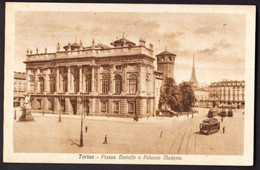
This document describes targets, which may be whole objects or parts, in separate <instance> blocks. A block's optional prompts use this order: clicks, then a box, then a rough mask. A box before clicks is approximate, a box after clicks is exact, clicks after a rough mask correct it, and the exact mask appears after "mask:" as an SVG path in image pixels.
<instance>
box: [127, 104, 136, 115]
mask: <svg viewBox="0 0 260 170" xmlns="http://www.w3.org/2000/svg"><path fill="white" fill-rule="evenodd" d="M128 113H131V114H133V113H135V102H128Z"/></svg>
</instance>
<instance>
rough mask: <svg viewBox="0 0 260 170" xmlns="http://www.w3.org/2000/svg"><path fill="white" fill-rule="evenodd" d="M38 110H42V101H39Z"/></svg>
mask: <svg viewBox="0 0 260 170" xmlns="http://www.w3.org/2000/svg"><path fill="white" fill-rule="evenodd" d="M37 109H38V110H41V109H42V99H37Z"/></svg>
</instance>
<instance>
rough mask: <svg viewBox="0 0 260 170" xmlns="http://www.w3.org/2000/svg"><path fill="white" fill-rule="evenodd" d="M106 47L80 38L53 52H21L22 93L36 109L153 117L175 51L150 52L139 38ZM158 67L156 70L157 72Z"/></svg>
mask: <svg viewBox="0 0 260 170" xmlns="http://www.w3.org/2000/svg"><path fill="white" fill-rule="evenodd" d="M111 45H112V46H106V45H104V44H101V43H99V44H95V42H94V40H92V45H90V46H87V47H84V46H83V44H82V42H81V41H80V42H79V43H77V42H76V41H75V43H72V44H70V43H69V44H67V45H66V46H64V47H63V49H61V48H60V44H59V43H58V44H57V48H56V52H54V53H48V52H47V49H46V48H45V52H44V53H39V52H38V49H36V53H35V54H34V53H32V51H29V50H27V55H26V56H27V58H26V61H25V62H24V63H25V64H26V72H27V82H28V84H27V93H28V94H29V95H30V100H31V104H32V109H33V110H35V111H37V112H44V113H54V114H57V113H59V112H61V113H62V114H71V115H77V114H81V112H82V111H83V112H84V113H85V114H87V115H104V116H122V117H130V116H133V115H138V116H140V117H143V116H153V115H155V111H156V109H157V108H158V101H159V97H160V88H161V85H162V81H163V78H164V77H166V76H167V77H172V78H174V76H173V75H174V62H175V56H176V55H175V54H172V53H170V52H168V51H164V52H162V53H160V54H158V55H156V56H154V54H153V45H152V44H149V46H148V47H147V46H146V44H145V40H144V39H140V40H139V44H138V45H136V44H135V43H134V42H131V41H129V40H127V39H126V38H124V36H123V37H122V38H121V39H118V40H116V41H114V42H112V43H111ZM157 68H158V70H157Z"/></svg>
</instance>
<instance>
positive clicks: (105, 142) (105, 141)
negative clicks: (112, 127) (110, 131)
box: [103, 135, 107, 144]
mask: <svg viewBox="0 0 260 170" xmlns="http://www.w3.org/2000/svg"><path fill="white" fill-rule="evenodd" d="M103 144H107V135H105V140H104V142H103Z"/></svg>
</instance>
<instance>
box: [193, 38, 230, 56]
mask: <svg viewBox="0 0 260 170" xmlns="http://www.w3.org/2000/svg"><path fill="white" fill-rule="evenodd" d="M231 47H232V44H231V43H229V42H226V40H225V39H221V40H220V41H219V42H217V43H214V44H213V46H212V47H211V48H205V49H202V50H199V51H198V53H199V54H206V55H212V54H215V53H216V52H218V51H221V50H223V49H225V50H227V49H229V48H231Z"/></svg>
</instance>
